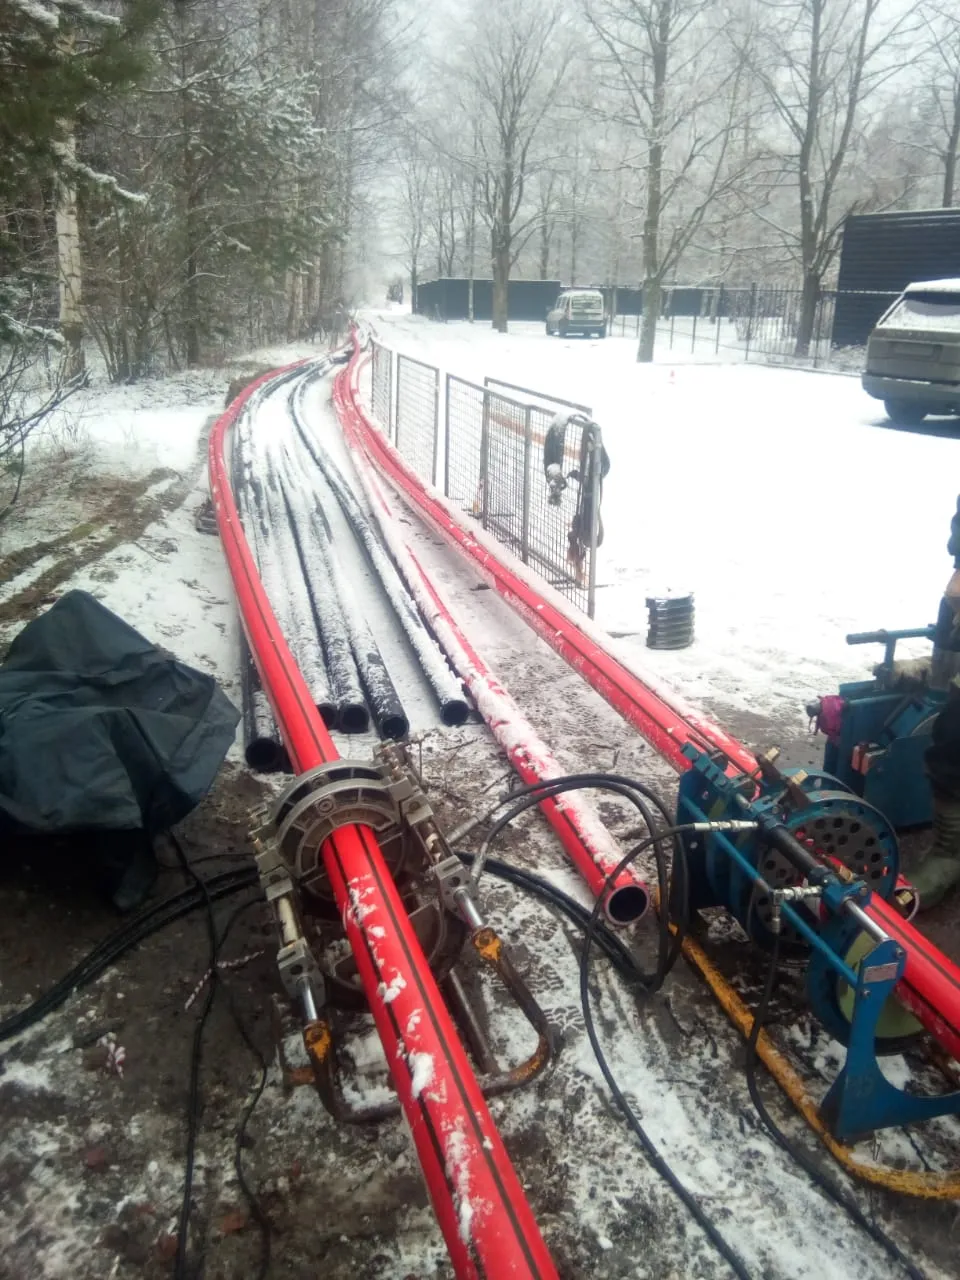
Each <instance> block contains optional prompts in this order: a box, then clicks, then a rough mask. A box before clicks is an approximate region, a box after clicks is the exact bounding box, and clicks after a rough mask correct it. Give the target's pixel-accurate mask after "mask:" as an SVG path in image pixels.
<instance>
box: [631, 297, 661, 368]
mask: <svg viewBox="0 0 960 1280" xmlns="http://www.w3.org/2000/svg"><path fill="white" fill-rule="evenodd" d="M660 298H661V289H660V278H659V276H648V277H647V278H646V279H645V280H644V282H643V323H642V324H641V326H640V344H639V346H638V347H637V360H638V362H639V363H641V364H651V363H652V362H653V349H654V346H655V344H656V341H657V320H658V319H659V317H660Z"/></svg>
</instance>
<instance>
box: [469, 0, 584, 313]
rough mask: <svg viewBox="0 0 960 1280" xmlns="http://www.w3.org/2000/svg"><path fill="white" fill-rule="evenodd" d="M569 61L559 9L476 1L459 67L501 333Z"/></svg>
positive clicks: (515, 0) (511, 0)
mask: <svg viewBox="0 0 960 1280" xmlns="http://www.w3.org/2000/svg"><path fill="white" fill-rule="evenodd" d="M568 60H569V48H568V46H567V44H566V42H565V39H564V31H563V24H562V20H561V11H560V8H559V5H557V4H552V3H551V4H544V5H541V4H531V3H528V2H527V0H482V3H479V2H478V3H476V5H475V7H474V9H473V12H472V14H471V20H470V22H469V24H468V34H467V41H466V46H465V56H464V59H463V64H462V68H461V70H462V75H461V84H462V88H461V103H462V105H463V108H464V111H465V113H466V114H467V116H468V118H469V117H470V116H471V115H472V116H473V118H474V119H475V120H476V124H477V133H476V138H477V148H476V152H477V161H478V172H477V177H478V183H477V185H478V195H479V201H480V210H481V213H482V215H483V218H484V220H485V221H486V223H487V225H488V227H489V229H490V247H491V258H492V263H493V327H494V328H495V329H497V330H499V331H500V332H501V333H506V331H507V293H508V287H509V280H510V271H511V268H512V267H513V265H514V263H515V262H516V260H517V257H518V256H519V253H520V251H521V249H522V248H523V246H524V244H525V243H526V240H527V239H528V238H529V236H530V235H531V234H532V233H533V231H534V230H535V229H536V227H537V225H538V222H539V219H540V214H539V211H538V210H537V209H536V207H534V208H533V210H532V211H531V210H530V209H529V208H528V206H527V203H526V198H527V194H528V192H527V188H528V184H529V179H530V177H531V173H532V172H533V171H534V168H535V164H534V161H535V156H534V145H535V143H536V142H537V141H538V140H539V139H540V137H541V134H542V130H543V125H544V121H545V119H546V117H547V115H548V113H549V112H550V109H551V107H552V106H553V105H554V103H555V102H556V100H557V95H558V92H559V89H560V86H561V82H562V79H563V75H564V72H565V70H566V67H567V64H568Z"/></svg>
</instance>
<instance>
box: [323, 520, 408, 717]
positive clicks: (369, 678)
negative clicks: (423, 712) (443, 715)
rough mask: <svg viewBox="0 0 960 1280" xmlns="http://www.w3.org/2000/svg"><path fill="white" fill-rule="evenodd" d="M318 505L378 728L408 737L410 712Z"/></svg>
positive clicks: (335, 584) (327, 551)
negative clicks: (405, 706)
mask: <svg viewBox="0 0 960 1280" xmlns="http://www.w3.org/2000/svg"><path fill="white" fill-rule="evenodd" d="M317 508H318V509H317V512H316V514H315V520H316V524H317V532H318V534H319V537H320V540H321V545H322V546H323V548H324V550H323V554H324V555H325V556H326V557H327V564H328V566H329V569H330V577H331V579H332V581H333V589H334V591H335V592H336V595H337V598H338V600H339V602H340V608H341V610H342V612H343V618H344V622H345V624H346V629H347V634H348V636H349V638H350V647H351V649H352V650H353V656H354V659H355V660H356V663H357V666H358V667H359V668H360V678H361V680H362V681H363V687H364V688H365V689H366V691H367V697H368V699H369V700H370V706H371V707H372V709H373V718H374V721H375V722H376V725H377V729H378V730H379V732H380V736H381V737H382V738H405V737H406V736H407V734H408V733H409V732H410V722H409V720H408V719H407V714H406V712H405V711H404V709H403V705H402V703H401V702H400V698H399V697H398V695H397V690H396V688H395V687H394V683H393V681H392V680H391V678H390V673H389V671H388V670H387V666H386V663H385V662H384V660H383V655H382V654H381V652H380V646H379V645H378V644H377V641H376V639H375V637H374V634H373V632H372V631H371V630H370V626H369V624H368V623H367V620H366V618H365V617H364V616H363V611H362V609H361V608H360V604H359V602H358V601H357V597H356V595H355V593H354V591H353V588H352V587H351V586H350V583H349V582H348V581H347V575H346V574H345V572H344V569H343V565H342V563H341V561H340V557H339V556H338V555H337V548H336V540H335V539H334V537H333V531H332V529H331V528H330V525H329V524H328V522H327V518H326V515H325V514H324V512H323V508H322V504H321V502H320V500H319V499H318V502H317Z"/></svg>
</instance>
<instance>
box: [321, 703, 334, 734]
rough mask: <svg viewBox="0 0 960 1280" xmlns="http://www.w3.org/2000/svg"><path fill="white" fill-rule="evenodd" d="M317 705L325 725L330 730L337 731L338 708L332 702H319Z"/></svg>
mask: <svg viewBox="0 0 960 1280" xmlns="http://www.w3.org/2000/svg"><path fill="white" fill-rule="evenodd" d="M316 705H317V710H318V711H319V712H320V719H321V720H322V721H323V723H324V725H325V726H326V727H327V728H328V729H335V728H336V727H337V708H336V707H335V706H334V705H333V703H332V702H318V703H317V704H316Z"/></svg>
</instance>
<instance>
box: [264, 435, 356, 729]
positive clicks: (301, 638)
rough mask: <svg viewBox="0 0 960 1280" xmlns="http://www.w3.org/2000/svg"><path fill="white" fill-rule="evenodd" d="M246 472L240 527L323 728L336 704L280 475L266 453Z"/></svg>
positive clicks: (331, 724) (333, 718) (332, 721)
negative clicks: (244, 517) (245, 517)
mask: <svg viewBox="0 0 960 1280" xmlns="http://www.w3.org/2000/svg"><path fill="white" fill-rule="evenodd" d="M258 470H259V471H262V473H263V474H262V476H261V475H260V474H254V473H252V469H251V474H245V475H244V477H243V480H244V486H243V495H244V501H245V502H246V501H247V499H248V498H249V504H248V505H249V510H250V520H249V522H246V521H245V523H244V528H245V529H246V530H247V531H248V533H249V532H252V534H253V541H254V555H255V558H256V560H257V565H258V568H259V571H260V580H261V582H262V583H263V586H264V590H265V591H266V593H267V597H268V599H269V600H270V603H271V605H272V606H273V609H274V611H275V613H276V615H277V621H278V622H279V623H280V626H281V629H282V631H283V634H284V637H285V638H286V641H287V644H288V645H289V646H290V650H291V652H292V653H293V656H294V658H295V660H296V663H297V666H298V667H299V668H300V671H301V673H302V675H303V678H304V681H305V683H306V685H307V688H308V689H309V691H310V697H311V699H312V700H313V703H314V706H315V707H316V708H317V710H318V711H319V712H320V715H321V716H322V717H323V722H324V724H325V725H326V726H327V727H328V728H333V727H334V726H335V725H336V721H337V706H336V703H335V701H334V699H333V695H332V693H331V691H330V682H329V680H328V677H327V672H326V668H325V666H324V661H323V646H322V645H321V643H320V637H319V636H318V634H317V628H316V623H315V622H314V618H313V605H312V603H311V600H310V595H309V592H308V591H307V584H306V582H305V581H304V578H303V574H302V573H300V572H298V570H299V567H300V561H299V557H298V555H297V549H296V544H295V543H294V540H293V535H292V533H291V531H290V525H289V521H288V519H287V511H286V504H285V502H284V499H283V493H282V491H281V489H280V480H279V477H278V475H277V473H276V470H275V469H274V467H273V466H272V464H271V460H270V457H269V455H266V456H265V457H264V458H263V460H262V465H261V467H260V468H258Z"/></svg>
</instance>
